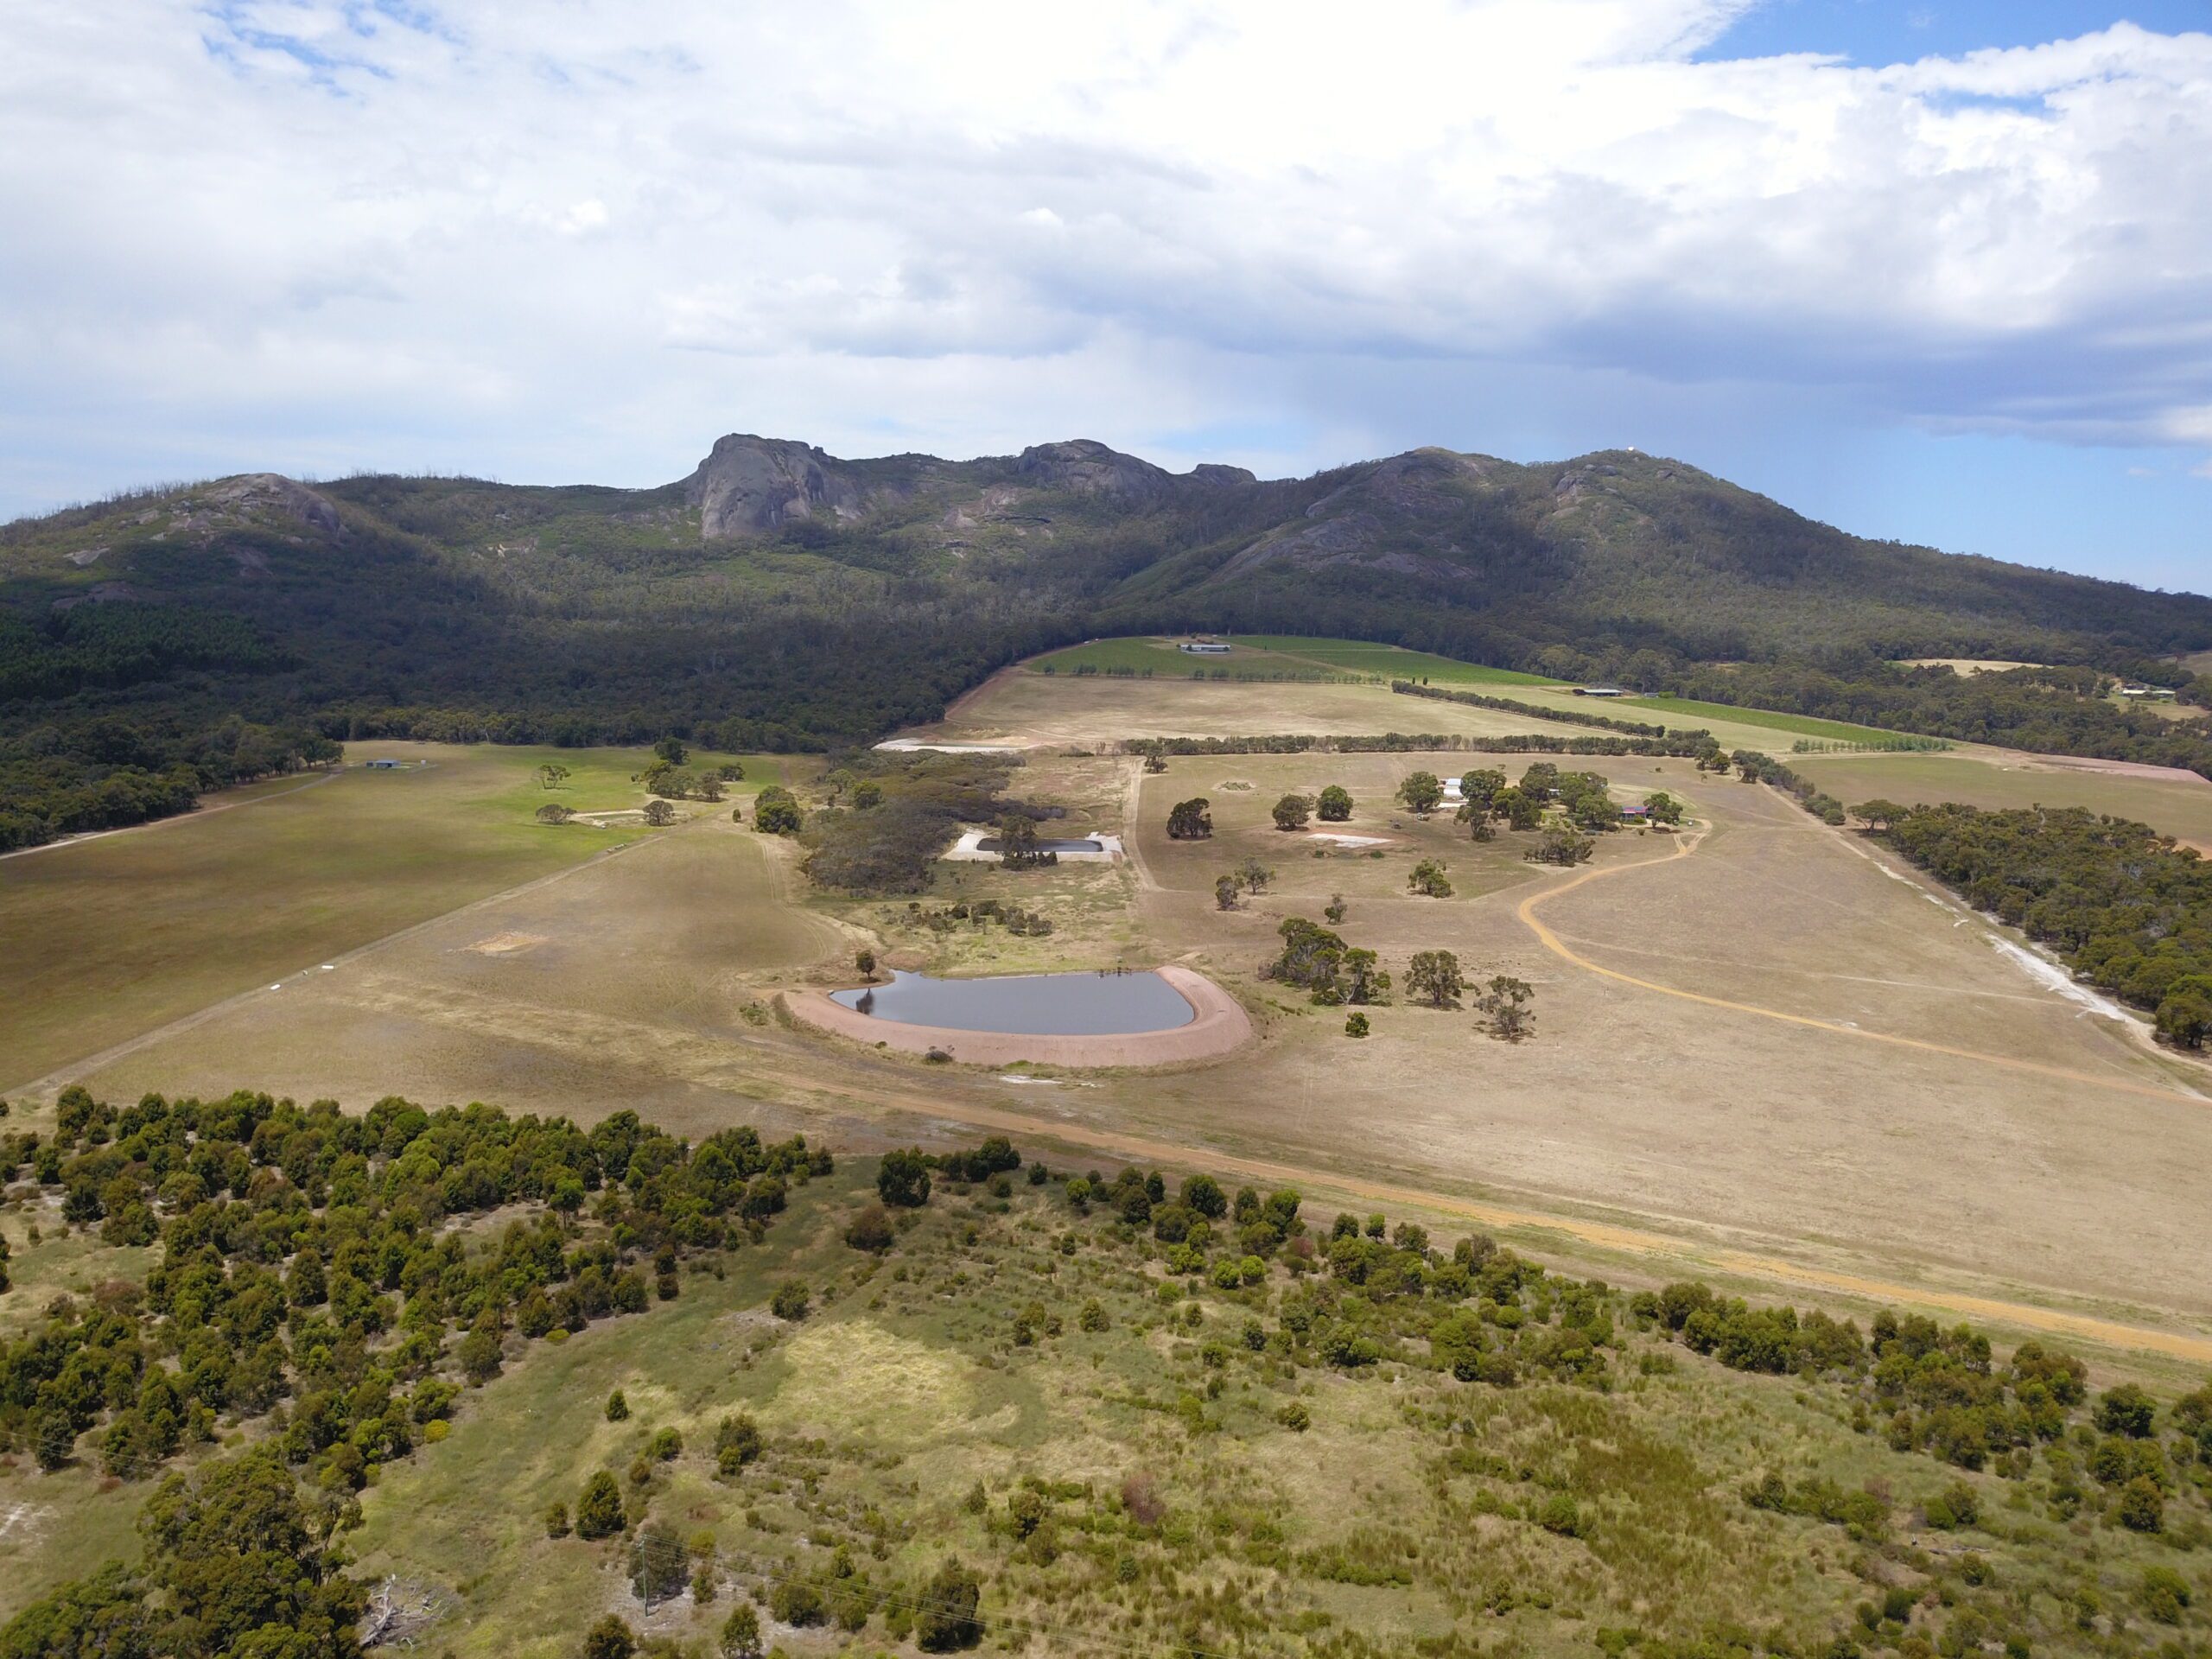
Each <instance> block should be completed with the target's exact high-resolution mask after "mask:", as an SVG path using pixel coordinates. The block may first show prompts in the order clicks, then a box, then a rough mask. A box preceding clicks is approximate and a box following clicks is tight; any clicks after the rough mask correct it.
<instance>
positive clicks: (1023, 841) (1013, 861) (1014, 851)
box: [999, 812, 1045, 870]
mask: <svg viewBox="0 0 2212 1659" xmlns="http://www.w3.org/2000/svg"><path fill="white" fill-rule="evenodd" d="M999 861H1000V862H1001V863H1002V864H1004V865H1005V866H1006V868H1008V869H1010V870H1026V869H1028V868H1030V867H1031V866H1033V865H1037V864H1041V863H1043V862H1044V861H1045V852H1044V849H1043V848H1042V847H1040V846H1039V844H1038V841H1037V820H1036V819H1034V818H1033V817H1030V816H1029V815H1028V814H1027V812H1009V813H1007V815H1006V816H1005V817H1002V818H1001V819H1000V820H999Z"/></svg>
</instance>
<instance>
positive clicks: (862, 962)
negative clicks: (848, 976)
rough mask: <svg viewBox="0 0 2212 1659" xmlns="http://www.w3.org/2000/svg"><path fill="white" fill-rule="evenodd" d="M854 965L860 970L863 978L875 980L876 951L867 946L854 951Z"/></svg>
mask: <svg viewBox="0 0 2212 1659" xmlns="http://www.w3.org/2000/svg"><path fill="white" fill-rule="evenodd" d="M853 966H854V967H855V969H858V970H859V972H860V976H861V978H862V979H866V980H873V979H874V977H875V952H874V951H873V950H868V949H866V948H862V949H861V950H855V951H854V952H853Z"/></svg>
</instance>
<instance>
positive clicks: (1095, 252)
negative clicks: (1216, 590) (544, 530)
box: [0, 0, 2212, 592]
mask: <svg viewBox="0 0 2212 1659" xmlns="http://www.w3.org/2000/svg"><path fill="white" fill-rule="evenodd" d="M0 226H5V229H4V231H0V518H4V517H9V516H13V515H16V514H20V513H27V512H39V511H43V510H46V509H48V508H51V507H53V506H56V505H62V504H65V503H67V502H71V501H75V500H80V499H91V498H96V497H98V496H99V495H101V494H104V493H107V492H110V491H112V490H115V489H118V488H123V487H128V486H136V485H141V484H145V483H149V482H152V481H156V480H171V479H189V478H201V477H207V476H213V475H217V474H225V473H230V472H237V471H241V470H249V469H250V470H271V471H280V472H287V473H291V474H296V475H305V476H311V477H314V476H319V477H330V476H334V475H338V474H345V473H347V472H352V471H355V470H360V469H370V470H376V471H400V472H420V471H431V472H441V473H451V472H465V473H469V474H476V475H479V476H486V477H493V478H499V479H502V480H507V481H511V482H517V483H550V482H579V481H589V482H597V483H608V484H623V485H644V484H654V483H661V482H665V481H667V480H671V479H674V478H678V477H681V476H683V474H686V473H687V472H689V471H690V469H691V467H693V466H694V465H696V462H697V461H698V459H699V458H700V457H701V456H702V455H703V454H705V452H706V450H707V449H708V448H709V446H710V445H711V443H712V442H713V440H714V439H715V436H716V435H720V434H721V433H724V432H731V431H749V432H757V433H762V434H766V435H774V436H779V437H790V438H798V439H803V440H805V441H807V442H813V443H818V444H820V445H822V446H823V448H826V449H828V450H829V451H830V452H831V453H832V454H846V455H868V454H887V453H892V452H896V451H902V450H924V451H928V452H931V453H934V454H945V455H951V456H969V455H974V454H1006V453H1010V452H1013V451H1015V450H1018V449H1020V448H1023V447H1025V446H1027V445H1028V444H1031V443H1036V442H1046V441H1048V440H1052V439H1056V438H1064V437H1077V436H1080V437H1092V438H1098V439H1102V440H1103V441H1105V442H1109V443H1110V444H1113V445H1114V446H1116V448H1122V449H1127V450H1130V451H1133V452H1135V453H1136V454H1142V455H1145V456H1147V457H1149V458H1151V459H1153V460H1155V461H1160V462H1161V463H1162V464H1164V465H1167V466H1171V467H1188V466H1191V465H1192V464H1195V463H1196V462H1198V461H1230V462H1234V463H1237V464H1240V465H1243V466H1248V467H1252V468H1253V469H1255V471H1257V472H1260V473H1261V474H1264V475H1283V474H1306V473H1310V472H1313V471H1314V470H1317V469H1319V468H1321V467H1329V466H1333V465H1338V464H1340V463H1342V462H1344V461H1352V460H1357V459H1362V458H1365V457H1369V456H1373V455H1379V454H1392V453H1395V452H1397V451H1400V450H1403V449H1407V448H1414V447H1415V446H1418V445H1424V444H1438V445H1443V446H1446V447H1447V448H1453V449H1459V450H1469V451H1479V452H1482V453H1485V454H1499V455H1503V456H1506V457H1509V458H1510V459H1513V460H1516V461H1544V460H1556V459H1561V458H1564V457H1567V456H1569V455H1573V454H1580V453H1583V452H1586V451H1588V450H1591V449H1597V448H1616V447H1623V446H1633V447H1635V448H1641V449H1644V450H1648V451H1652V452H1655V453H1661V454H1670V455H1674V456H1677V457H1680V458H1681V459H1683V460H1686V461H1691V462H1693V463H1694V464H1696V465H1698V466H1700V467H1705V468H1707V470H1709V471H1712V472H1714V473H1717V474H1721V475H1722V476H1724V477H1727V478H1731V479H1733V480H1736V481H1738V482H1739V483H1742V484H1745V485H1746V486H1750V487H1751V488H1753V489H1757V490H1760V491H1763V492H1764V493H1767V494H1770V495H1771V496H1774V497H1775V498H1777V499H1779V500H1782V501H1783V502H1785V503H1787V504H1788V505H1791V506H1793V507H1796V508H1797V509H1798V510H1799V511H1801V512H1808V513H1810V514H1812V515H1813V516H1815V517H1816V518H1822V519H1825V520H1827V521H1828V522H1830V523H1833V524H1840V525H1841V526H1842V527H1844V528H1846V529H1847V530H1851V531H1857V532H1859V533H1861V534H1865V535H1871V536H1879V537H1896V538H1897V539H1901V540H1906V541H1913V542H1921V543H1929V544H1931V545H1935V546H1938V547H1942V548H1944V549H1947V550H1953V551H1961V552H1974V553H1985V554H1989V555H1992V556H1998V557H2003V558H2010V559H2016V560H2020V561H2023V562H2024V563H2031V564H2040V565H2049V566H2053V567H2056V568H2060V569H2071V570H2080V571H2085V572H2088V573H2091V574H2094V575H2111V576H2116V577H2120V578H2123V579H2126V580H2129V581H2133V582H2141V583H2145V584H2147V585H2152V586H2158V587H2166V588H2190V589H2193V590H2196V591H2200V592H2202V591H2206V590H2208V589H2212V0H2141V3H2132V4H2120V5H2108V4H2099V3H2090V0H2001V3H1999V0H1981V3H1974V4H1964V3H1950V0H1918V3H1905V4H1892V3H1888V0H1376V3H1372V4H1370V5H1367V6H1363V7H1359V8H1346V7H1344V6H1343V5H1341V4H1323V3H1307V0H1265V3H1262V0H1172V3H1170V0H1159V3H1154V0H1093V3H1090V4H1087V5H1084V6H1083V7H1079V8H1078V7H1052V6H1042V7H1040V6H1037V5H1034V4H1033V3H1032V4H1020V5H1017V4H1014V3H1002V0H962V3H944V0H886V3H880V4H879V3H857V0H808V3H798V0H791V3H779V4H748V3H741V0H654V3H652V4H651V5H638V4H635V3H615V0H541V3H537V4H532V5H525V4H522V3H518V0H210V3H202V4H198V5H194V4H192V3H188V0H12V3H10V5H8V6H7V7H5V8H4V10H0Z"/></svg>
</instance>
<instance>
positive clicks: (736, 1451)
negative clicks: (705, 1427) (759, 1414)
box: [715, 1413, 760, 1475]
mask: <svg viewBox="0 0 2212 1659" xmlns="http://www.w3.org/2000/svg"><path fill="white" fill-rule="evenodd" d="M759 1456H760V1425H759V1424H758V1423H756V1422H754V1421H753V1419H752V1418H751V1417H750V1416H748V1415H747V1414H743V1413H740V1414H738V1415H737V1416H734V1417H725V1418H723V1419H722V1420H721V1422H719V1423H717V1424H716V1425H715V1469H716V1470H717V1471H719V1472H721V1473H722V1474H725V1475H734V1474H735V1473H737V1471H739V1470H741V1469H742V1468H744V1467H745V1465H747V1464H748V1463H751V1462H752V1461H753V1459H756V1458H758V1457H759Z"/></svg>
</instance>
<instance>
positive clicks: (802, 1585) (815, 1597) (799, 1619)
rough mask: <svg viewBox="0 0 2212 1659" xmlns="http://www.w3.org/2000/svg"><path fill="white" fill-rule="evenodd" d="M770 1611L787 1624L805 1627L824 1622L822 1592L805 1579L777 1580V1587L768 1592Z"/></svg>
mask: <svg viewBox="0 0 2212 1659" xmlns="http://www.w3.org/2000/svg"><path fill="white" fill-rule="evenodd" d="M768 1611H770V1612H772V1613H773V1614H774V1615H775V1616H776V1618H777V1619H778V1620H779V1622H781V1623H783V1624H796V1625H798V1626H799V1627H800V1628H802V1629H804V1627H805V1626H807V1625H810V1624H820V1623H821V1622H822V1592H821V1591H819V1590H818V1589H817V1588H816V1587H815V1586H813V1585H812V1584H811V1583H810V1582H808V1581H807V1580H804V1579H794V1578H785V1579H779V1580H777V1583H776V1587H775V1588H774V1589H773V1590H772V1591H770V1592H768Z"/></svg>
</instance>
